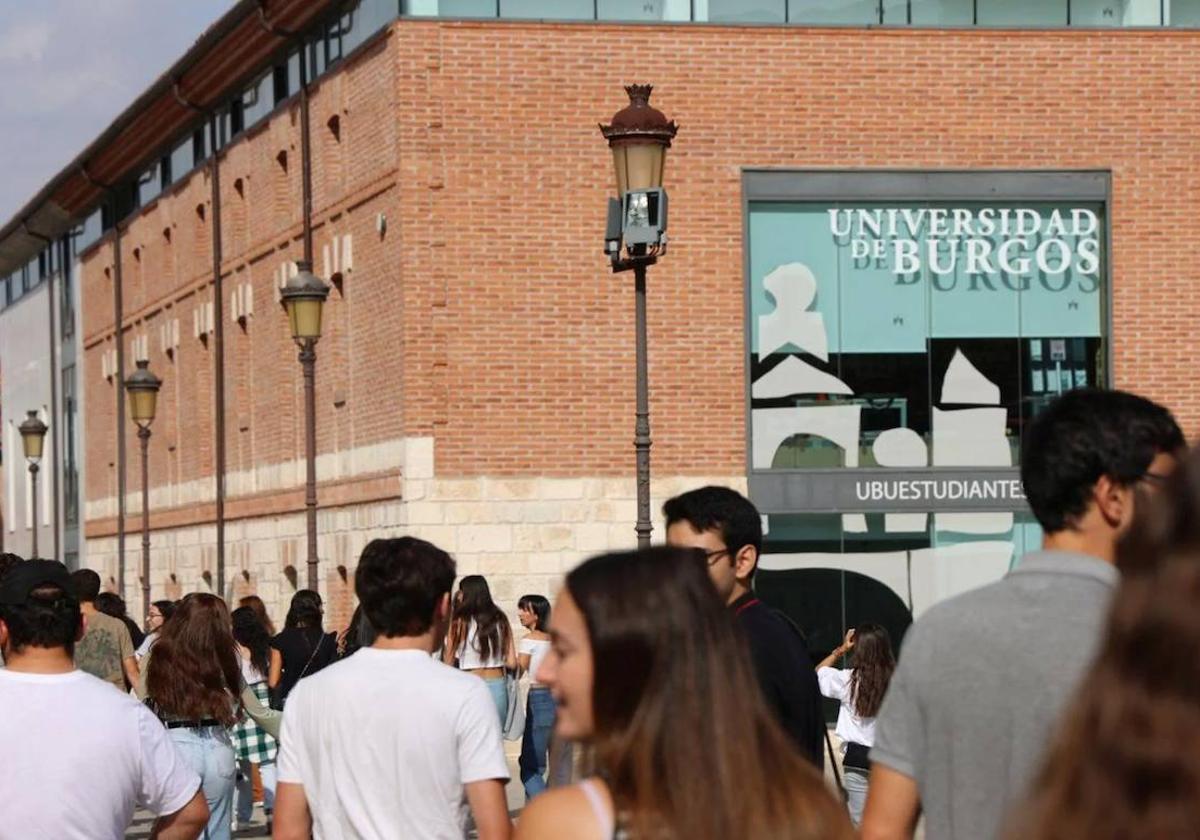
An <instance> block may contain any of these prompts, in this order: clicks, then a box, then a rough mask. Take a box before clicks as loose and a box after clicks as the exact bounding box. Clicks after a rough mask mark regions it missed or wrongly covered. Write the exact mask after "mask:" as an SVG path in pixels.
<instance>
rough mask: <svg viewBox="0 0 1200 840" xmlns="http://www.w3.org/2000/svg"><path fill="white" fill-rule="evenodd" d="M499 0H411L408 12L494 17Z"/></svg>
mask: <svg viewBox="0 0 1200 840" xmlns="http://www.w3.org/2000/svg"><path fill="white" fill-rule="evenodd" d="M498 4H499V0H411V2H410V3H409V6H408V11H406V14H410V15H436V16H440V17H467V18H471V17H478V18H494V17H496V10H497V6H498Z"/></svg>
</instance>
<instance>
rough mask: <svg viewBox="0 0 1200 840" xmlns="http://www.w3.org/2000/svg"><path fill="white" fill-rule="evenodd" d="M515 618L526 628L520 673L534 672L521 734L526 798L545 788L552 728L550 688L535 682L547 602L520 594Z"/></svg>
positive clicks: (545, 638)
mask: <svg viewBox="0 0 1200 840" xmlns="http://www.w3.org/2000/svg"><path fill="white" fill-rule="evenodd" d="M517 618H519V619H520V621H521V626H522V627H524V628H525V629H526V630H528V631H529V634H528V635H526V636H525V638H523V639H521V644H520V647H519V649H518V651H517V660H518V663H519V665H520V669H521V673H523V674H526V673H527V674H530V675H534V676H533V680H532V683H531V684H530V687H529V699H528V701H526V704H525V732H524V734H523V735H522V736H521V758H520V760H519V762H518V766H519V767H520V769H521V784H523V785H524V786H525V799H526V801H528V800H530V799H533V797H535V796H537V795H538V794H539V793H541V792H542V791H544V790H545V789H546V767H547V765H548V764H549V759H550V733H551V732H552V731H553V730H554V698H553V697H551V696H550V689H549V688H547V687H546V686H544V685H542V684H541V683H540V682H538V681H537V676H536V674H537V672H538V669H539V668H540V667H541V666H542V660H543V659H545V658H546V654H547V653H548V652H549V651H550V634H549V633H548V632H546V631H547V628H548V627H549V626H550V602H549V601H547V600H546V599H545V598H544V597H543V596H541V595H522V596H521V600H519V601H517Z"/></svg>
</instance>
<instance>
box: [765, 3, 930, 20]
mask: <svg viewBox="0 0 1200 840" xmlns="http://www.w3.org/2000/svg"><path fill="white" fill-rule="evenodd" d="M901 14H906V13H904V12H902V13H901ZM788 20H789V21H791V22H792V23H849V24H854V23H862V24H869V23H879V4H878V0H788Z"/></svg>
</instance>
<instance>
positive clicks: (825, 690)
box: [817, 668, 875, 747]
mask: <svg viewBox="0 0 1200 840" xmlns="http://www.w3.org/2000/svg"><path fill="white" fill-rule="evenodd" d="M852 673H854V671H853V670H852V669H843V668H818V669H817V685H818V686H820V689H821V693H822V694H823V695H825V696H826V697H830V698H832V699H834V700H840V701H841V703H842V706H841V708H840V709H838V719H837V728H836V729H834V732H836V733H837V736H838V737H839V738H841V739H842V740H843V741H847V742H848V741H853V742H854V743H856V744H862V745H863V746H865V747H873V746H875V718H873V717H872V718H863V717H859V716H858V714H857V713H856V712H855V711H854V698H852V697H851V696H850V675H851V674H852Z"/></svg>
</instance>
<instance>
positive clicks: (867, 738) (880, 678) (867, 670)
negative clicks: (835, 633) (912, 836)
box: [817, 624, 896, 826]
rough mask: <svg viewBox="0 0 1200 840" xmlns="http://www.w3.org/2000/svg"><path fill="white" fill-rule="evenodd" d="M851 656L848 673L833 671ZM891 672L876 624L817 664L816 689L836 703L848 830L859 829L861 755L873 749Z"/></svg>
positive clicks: (891, 660)
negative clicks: (850, 824) (844, 659)
mask: <svg viewBox="0 0 1200 840" xmlns="http://www.w3.org/2000/svg"><path fill="white" fill-rule="evenodd" d="M849 651H854V667H853V668H851V669H845V668H834V667H833V664H834V663H835V662H836V661H837V660H838V658H839V657H841V656H844V655H845V654H846V653H847V652H849ZM895 670H896V656H895V654H894V653H893V652H892V639H891V636H889V635H888V631H887V630H886V629H884V628H883V627H882V626H880V625H878V624H861V625H859V627H858V629H857V630H850V631H849V632H847V633H846V640H845V641H844V642H842V643H841V644H840V645H838V646H837V647H836V648H834V649H833V651H832V652H831V653H830V654H829V656H826V657H825V658H824V659H823V660H821V662H820V663H818V664H817V685H818V686H819V687H820V689H821V693H822V694H824V695H825V696H826V697H829V698H831V699H833V700H838V701H840V702H841V704H842V706H841V708H840V709H838V719H837V729H836V730H835V732H836V733H837V736H838V737H839V738H841V739H842V781H843V784H844V785H845V787H846V807H847V808H848V809H849V811H850V821H851V822H853V823H854V825H856V826H857V825H860V824H861V823H862V814H863V807H864V806H865V805H866V802H867V780H868V777H869V775H870V764H869V763H868V760H867V753H868V751H869V750H870V749H871V747H873V746H875V715H877V714H878V713H879V707H880V705H881V704H882V703H883V695H884V694H885V693H886V692H887V688H888V684H889V683H890V682H891V679H892V672H893V671H895Z"/></svg>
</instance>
